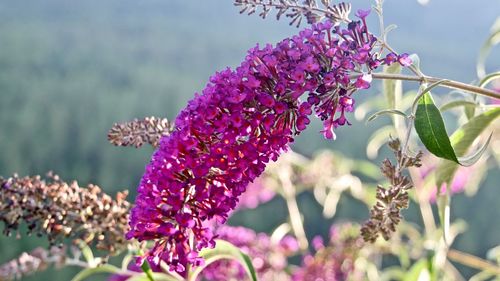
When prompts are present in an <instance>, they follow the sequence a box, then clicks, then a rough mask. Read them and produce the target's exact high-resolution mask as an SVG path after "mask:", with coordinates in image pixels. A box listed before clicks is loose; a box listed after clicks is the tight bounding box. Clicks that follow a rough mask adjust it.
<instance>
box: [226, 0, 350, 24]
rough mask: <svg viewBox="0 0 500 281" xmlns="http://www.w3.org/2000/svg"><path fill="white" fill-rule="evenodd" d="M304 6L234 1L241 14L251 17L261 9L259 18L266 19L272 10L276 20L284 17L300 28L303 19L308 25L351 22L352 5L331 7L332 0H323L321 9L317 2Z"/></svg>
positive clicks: (275, 0)
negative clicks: (326, 19) (320, 22)
mask: <svg viewBox="0 0 500 281" xmlns="http://www.w3.org/2000/svg"><path fill="white" fill-rule="evenodd" d="M303 2H304V4H302V3H300V1H298V0H234V5H235V6H239V7H240V13H241V14H242V13H246V14H248V15H251V14H253V13H255V12H256V11H257V9H258V8H261V12H260V13H259V16H260V17H262V18H264V19H265V18H266V17H267V15H268V14H269V12H271V10H272V9H275V10H276V11H277V13H276V19H278V20H279V19H280V18H281V16H282V15H285V16H286V17H288V18H290V19H291V20H290V25H294V24H295V25H296V26H297V27H299V26H300V23H301V22H302V19H303V18H306V20H307V23H309V24H313V23H316V22H319V21H321V20H322V19H324V18H325V17H326V18H328V19H329V20H330V21H331V22H332V23H334V24H337V23H340V22H349V21H350V20H349V14H350V12H351V4H348V3H344V2H342V3H339V4H337V5H331V3H330V0H321V1H320V2H321V4H322V5H323V6H324V7H320V5H319V4H318V1H316V0H305V1H303Z"/></svg>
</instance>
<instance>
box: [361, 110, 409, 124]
mask: <svg viewBox="0 0 500 281" xmlns="http://www.w3.org/2000/svg"><path fill="white" fill-rule="evenodd" d="M388 114H393V115H394V114H398V115H401V116H403V117H408V116H406V114H405V113H404V112H403V111H401V110H397V109H384V110H380V111H377V112H375V113H374V114H372V115H371V116H370V117H368V119H367V120H366V122H370V121H373V120H375V119H377V118H378V117H379V116H382V115H388Z"/></svg>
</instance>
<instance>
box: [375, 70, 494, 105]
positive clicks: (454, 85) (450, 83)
mask: <svg viewBox="0 0 500 281" xmlns="http://www.w3.org/2000/svg"><path fill="white" fill-rule="evenodd" d="M372 77H373V78H375V79H391V80H402V81H415V82H420V83H423V82H425V81H427V82H429V83H436V82H439V81H442V80H443V79H442V78H437V77H431V76H423V77H418V76H412V75H404V74H392V73H381V72H379V73H372ZM439 86H443V87H446V88H451V89H457V90H462V91H466V92H469V93H473V94H478V95H481V96H485V97H490V98H494V99H498V100H500V93H498V92H496V91H493V90H490V89H485V88H481V87H478V86H474V85H470V84H466V83H462V82H458V81H454V80H447V81H444V82H443V83H441V84H440V85H439Z"/></svg>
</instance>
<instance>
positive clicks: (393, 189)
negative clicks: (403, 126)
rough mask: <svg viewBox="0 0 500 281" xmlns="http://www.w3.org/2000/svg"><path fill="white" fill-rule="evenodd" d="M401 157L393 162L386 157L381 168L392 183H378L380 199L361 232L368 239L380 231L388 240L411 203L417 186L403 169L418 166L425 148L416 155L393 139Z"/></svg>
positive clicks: (373, 239) (394, 150)
mask: <svg viewBox="0 0 500 281" xmlns="http://www.w3.org/2000/svg"><path fill="white" fill-rule="evenodd" d="M388 145H389V147H390V148H391V149H392V150H393V152H394V155H395V156H396V159H397V161H398V164H397V165H393V164H392V163H391V161H390V160H389V159H385V160H384V161H382V165H381V167H380V170H381V172H382V174H383V175H384V176H385V177H386V178H387V179H388V180H389V182H390V184H391V185H390V186H389V187H388V188H384V187H382V186H380V185H379V186H377V193H376V198H377V203H376V204H375V206H373V207H372V209H371V210H370V219H369V220H368V221H367V222H365V223H364V224H363V227H362V228H361V235H362V236H363V239H364V240H365V241H367V242H372V243H373V242H375V240H377V238H378V236H379V234H381V235H382V237H384V239H385V240H388V239H389V238H390V237H391V235H392V233H393V232H395V231H396V226H397V225H398V224H399V222H400V221H401V219H402V215H401V210H402V209H406V208H408V206H409V197H408V190H409V189H410V188H412V187H413V183H412V182H411V180H410V179H409V178H408V177H407V176H404V175H403V174H402V172H403V170H404V169H406V168H408V167H412V166H416V167H420V165H421V158H422V152H419V153H418V154H417V155H416V156H415V157H410V156H407V155H406V154H404V153H403V151H402V150H401V149H402V148H401V143H400V141H399V140H398V139H391V140H390V141H389V143H388Z"/></svg>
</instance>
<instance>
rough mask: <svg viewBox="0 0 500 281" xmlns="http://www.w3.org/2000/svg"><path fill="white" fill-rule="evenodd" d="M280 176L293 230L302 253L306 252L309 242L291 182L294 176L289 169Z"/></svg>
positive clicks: (282, 171) (284, 170) (283, 170)
mask: <svg viewBox="0 0 500 281" xmlns="http://www.w3.org/2000/svg"><path fill="white" fill-rule="evenodd" d="M278 175H279V178H280V181H281V184H282V186H283V192H284V197H285V200H286V205H287V208H288V212H289V214H290V222H291V225H292V230H293V232H294V234H295V236H296V237H297V240H298V242H299V247H300V249H301V250H302V251H306V250H307V248H308V247H309V242H308V241H307V236H306V233H305V230H304V225H303V223H302V217H301V215H300V211H299V206H298V204H297V198H296V192H295V187H294V186H293V183H292V181H291V180H290V177H291V176H292V175H291V173H290V171H289V170H288V169H287V168H285V169H282V170H281V171H279V172H278Z"/></svg>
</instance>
